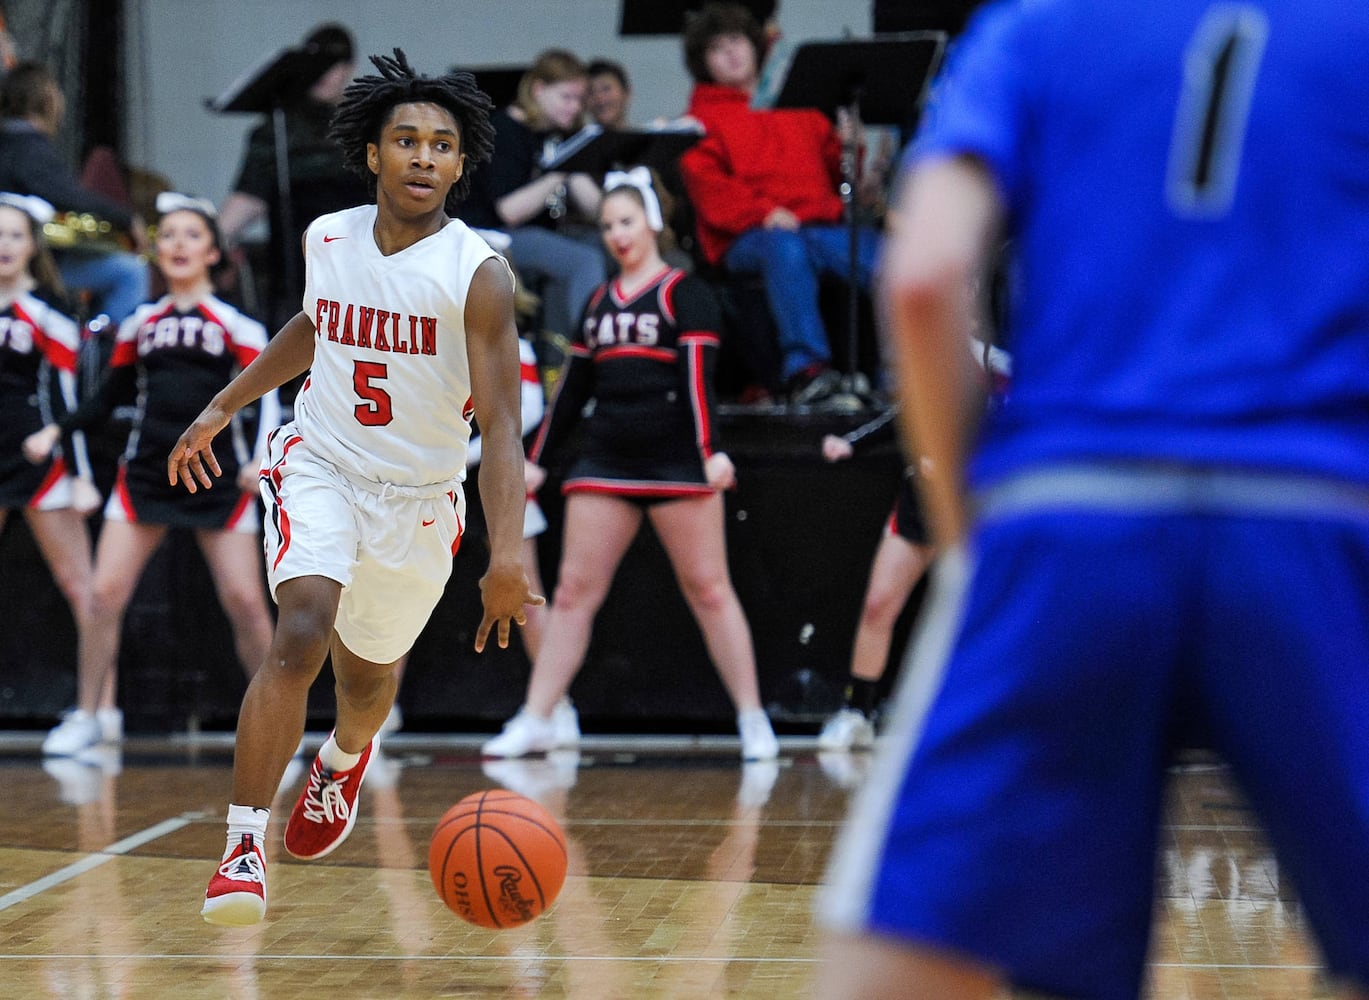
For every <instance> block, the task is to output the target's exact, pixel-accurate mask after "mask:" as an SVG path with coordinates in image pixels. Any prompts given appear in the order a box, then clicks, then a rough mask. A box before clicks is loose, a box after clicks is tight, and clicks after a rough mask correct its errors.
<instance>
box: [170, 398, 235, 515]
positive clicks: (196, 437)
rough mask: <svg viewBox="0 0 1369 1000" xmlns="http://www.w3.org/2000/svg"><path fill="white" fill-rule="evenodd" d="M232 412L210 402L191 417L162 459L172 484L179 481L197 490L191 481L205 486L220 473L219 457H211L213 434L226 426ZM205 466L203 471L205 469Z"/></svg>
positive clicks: (212, 455) (188, 488) (191, 490)
mask: <svg viewBox="0 0 1369 1000" xmlns="http://www.w3.org/2000/svg"><path fill="white" fill-rule="evenodd" d="M230 419H232V414H229V413H225V412H224V411H223V410H220V409H219V408H218V407H216V406H214V405H213V404H212V403H211V404H210V405H209V406H206V407H205V408H204V410H203V412H201V413H200V415H199V416H198V417H196V418H195V422H194V423H192V424H191V425H190V426H189V427H187V428H186V429H185V433H184V434H182V435H181V439H180V440H179V441H177V442H176V447H174V448H172V449H171V454H170V455H169V456H168V457H167V460H166V479H167V482H168V483H170V484H171V485H172V486H175V485H176V483H178V482H181V483H184V484H185V488H186V489H187V490H188V491H189V492H191V493H195V492H198V490H199V487H198V486H196V485H195V483H196V480H198V481H199V483H200V485H202V486H203V487H204V488H205V489H211V488H212V487H213V485H214V480H213V477H212V476H210V473H211V472H212V473H213V474H214V475H215V476H221V475H223V470H222V469H221V468H219V460H218V459H217V458H215V457H214V448H213V443H214V436H215V435H216V434H218V433H219V431H221V430H223V429H224V428H225V427H227V426H228V421H229V420H230ZM206 470H207V471H206Z"/></svg>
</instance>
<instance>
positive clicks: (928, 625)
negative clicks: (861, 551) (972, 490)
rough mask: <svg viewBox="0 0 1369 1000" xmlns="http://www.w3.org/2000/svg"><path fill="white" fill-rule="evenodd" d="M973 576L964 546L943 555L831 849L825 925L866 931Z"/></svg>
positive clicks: (822, 915) (822, 914) (822, 907)
mask: <svg viewBox="0 0 1369 1000" xmlns="http://www.w3.org/2000/svg"><path fill="white" fill-rule="evenodd" d="M973 576H974V567H973V565H972V561H971V559H970V557H969V556H968V555H967V553H966V550H965V548H964V547H963V546H957V547H956V548H954V549H951V550H950V551H948V552H946V553H944V554H943V555H942V556H941V557H940V558H939V559H938V560H937V561H936V562H935V563H934V564H933V566H932V571H931V588H930V590H929V592H928V595H927V606H926V609H925V610H924V612H923V614H922V618H921V624H920V625H919V626H918V628H917V635H916V637H915V638H914V640H913V643H912V646H911V648H910V649H909V651H908V653H907V654H906V657H905V662H904V664H903V672H902V674H901V676H900V677H899V681H898V684H897V688H896V690H895V693H894V695H893V698H892V699H891V702H892V706H893V707H892V709H891V712H890V718H889V724H888V725H887V726H886V727H885V730H884V733H883V734H881V736H880V738H879V740H878V742H877V743H876V746H875V754H874V760H873V761H872V762H871V765H870V773H869V774H868V775H867V776H866V779H865V782H864V783H863V784H862V786H861V788H860V791H858V792H857V793H856V795H855V797H854V800H853V802H852V805H851V810H850V814H849V815H848V817H847V820H846V824H845V826H844V827H843V829H842V832H841V835H840V837H839V838H838V839H837V843H836V846H835V847H834V848H833V851H832V859H831V863H830V864H829V866H828V869H827V878H826V879H825V880H824V881H825V885H824V886H823V888H822V893H823V898H822V900H821V901H820V902H819V904H818V906H817V908H816V912H817V914H818V920H819V921H820V922H821V923H822V924H823V925H824V926H826V927H828V928H831V929H833V930H839V931H846V932H855V931H859V930H862V929H864V927H865V923H866V920H867V918H868V916H869V912H870V903H871V895H872V893H873V890H874V884H875V878H876V876H877V874H878V872H879V863H880V860H881V857H882V855H883V853H884V841H885V838H886V836H887V834H888V830H889V822H890V820H891V818H892V817H893V812H894V806H895V804H896V802H897V800H898V791H899V788H900V787H901V785H902V783H903V775H904V772H905V771H906V769H907V766H908V762H909V760H911V758H912V756H913V753H914V751H915V750H916V749H917V745H918V743H919V742H920V741H921V739H922V733H923V730H924V728H925V727H926V721H927V713H928V712H929V711H930V709H931V706H932V702H933V701H934V700H935V699H936V696H937V695H938V694H939V693H940V691H941V684H942V681H943V679H944V678H945V675H946V664H947V662H948V661H949V659H950V654H951V646H952V642H953V640H954V638H955V636H956V633H957V632H959V631H960V621H961V617H962V615H963V614H964V607H965V596H966V594H967V593H968V592H969V583H970V580H971V579H972V578H973Z"/></svg>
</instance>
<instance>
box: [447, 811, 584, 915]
mask: <svg viewBox="0 0 1369 1000" xmlns="http://www.w3.org/2000/svg"><path fill="white" fill-rule="evenodd" d="M428 872H429V873H430V874H431V875H432V877H433V886H434V888H436V889H437V894H438V895H439V896H441V897H442V902H444V903H446V904H447V906H448V907H450V908H451V910H452V912H453V913H455V914H456V915H457V916H458V917H460V918H461V919H462V920H465V921H466V922H467V923H472V924H475V925H476V926H477V927H488V928H490V929H491V930H497V929H499V928H503V927H517V926H518V925H519V924H526V923H527V922H528V921H529V920H532V919H534V918H536V917H538V916H540V915H541V913H542V911H543V910H545V909H546V908H547V907H549V906H550V905H551V904H552V903H553V902H555V900H556V894H557V893H559V892H560V891H561V885H562V883H563V882H565V880H566V837H565V834H563V833H562V832H561V828H560V826H558V825H557V823H556V820H555V819H553V818H552V815H551V813H549V812H547V811H546V810H545V809H544V808H542V807H541V806H540V805H538V804H537V803H536V802H534V801H533V800H532V799H530V798H527V797H525V796H522V795H519V794H517V793H516V792H508V791H505V790H504V789H502V788H500V789H494V790H491V791H486V792H475V793H473V794H471V795H467V796H466V797H465V798H464V799H462V800H461V801H460V802H458V803H457V804H456V805H454V806H452V807H451V808H450V809H448V810H447V811H446V813H445V814H443V816H442V818H441V819H440V820H438V821H437V829H436V830H434V831H433V839H432V842H431V843H430V844H429V845H428Z"/></svg>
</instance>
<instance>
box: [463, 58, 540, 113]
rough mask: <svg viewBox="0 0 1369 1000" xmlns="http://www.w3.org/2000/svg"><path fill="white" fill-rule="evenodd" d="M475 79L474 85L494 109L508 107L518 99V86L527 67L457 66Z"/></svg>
mask: <svg viewBox="0 0 1369 1000" xmlns="http://www.w3.org/2000/svg"><path fill="white" fill-rule="evenodd" d="M454 68H455V69H464V70H465V71H466V72H468V73H470V74H471V75H472V76H473V77H475V85H476V86H477V87H479V88H480V89H481V90H483V91H484V92H485V94H486V95H487V96H488V97H489V99H490V103H491V104H493V105H494V106H495V108H496V109H498V108H504V107H508V105H510V104H512V103H513V102H514V101H515V100H517V98H518V84H519V82H521V81H522V79H523V76H524V74H526V73H527V71H528V67H527V66H457V67H454Z"/></svg>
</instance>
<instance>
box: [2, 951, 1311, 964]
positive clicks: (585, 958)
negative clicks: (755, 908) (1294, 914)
mask: <svg viewBox="0 0 1369 1000" xmlns="http://www.w3.org/2000/svg"><path fill="white" fill-rule="evenodd" d="M79 958H100V959H103V960H106V961H116V962H117V961H124V960H139V961H160V960H167V959H174V960H176V961H178V962H184V961H191V962H224V961H234V962H237V961H242V960H243V959H250V960H252V961H257V962H261V961H266V962H292V961H306V962H308V961H319V962H323V961H339V962H344V961H346V962H510V963H512V962H517V963H520V964H521V963H526V962H527V959H526V957H519V956H514V955H342V954H323V955H295V954H289V953H282V954H279V955H263V954H259V953H249V952H228V951H225V952H222V953H217V954H203V953H199V954H165V955H152V954H147V953H144V952H129V953H128V954H126V955H115V954H110V953H107V952H92V953H91V954H82V953H80V952H66V953H64V954H61V955H54V954H51V953H44V954H41V955H25V954H22V953H18V954H7V955H0V962H7V961H13V960H16V959H41V960H43V961H50V960H54V959H55V960H59V961H70V960H72V959H79ZM537 961H539V962H635V963H640V962H666V963H674V964H678V963H681V962H688V963H690V964H698V963H700V962H711V963H718V962H751V963H755V964H763V965H777V964H781V963H784V964H793V963H796V962H797V963H804V964H809V965H815V964H817V963H819V962H821V961H822V959H821V958H819V957H818V956H816V955H796V956H794V957H793V958H784V957H782V956H774V955H771V956H759V955H756V956H726V955H719V956H716V957H709V956H705V955H622V956H618V955H538V956H537ZM1242 968H1244V966H1242ZM1252 968H1258V966H1252ZM1274 968H1284V966H1274Z"/></svg>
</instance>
